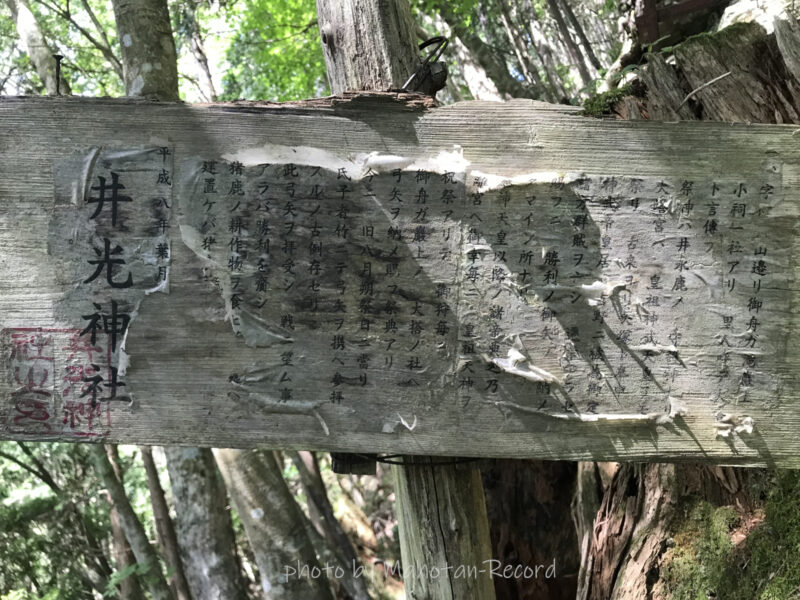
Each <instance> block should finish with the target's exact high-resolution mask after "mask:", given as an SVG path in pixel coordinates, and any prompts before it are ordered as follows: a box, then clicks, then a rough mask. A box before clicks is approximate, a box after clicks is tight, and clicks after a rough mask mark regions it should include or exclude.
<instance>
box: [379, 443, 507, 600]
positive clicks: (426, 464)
mask: <svg viewBox="0 0 800 600" xmlns="http://www.w3.org/2000/svg"><path fill="white" fill-rule="evenodd" d="M442 460H446V459H442ZM392 471H393V473H394V478H395V496H396V501H397V521H398V524H399V526H400V548H401V552H402V557H403V580H404V582H405V586H406V597H408V598H420V599H423V598H424V599H426V600H451V599H452V598H459V599H461V598H463V599H465V600H466V599H474V600H493V599H494V598H495V590H494V584H493V582H492V578H491V576H490V570H491V569H492V568H493V563H492V562H491V561H492V546H491V541H490V538H489V522H488V519H487V517H486V502H485V499H484V495H483V484H482V483H481V475H480V471H479V470H478V469H477V468H476V467H475V465H472V464H466V465H461V466H455V465H452V464H445V465H440V466H436V465H435V464H434V463H433V461H432V459H430V458H427V457H409V456H407V457H405V458H404V460H403V464H402V465H398V466H394V467H393V468H392ZM473 570H474V571H473ZM481 571H484V572H481Z"/></svg>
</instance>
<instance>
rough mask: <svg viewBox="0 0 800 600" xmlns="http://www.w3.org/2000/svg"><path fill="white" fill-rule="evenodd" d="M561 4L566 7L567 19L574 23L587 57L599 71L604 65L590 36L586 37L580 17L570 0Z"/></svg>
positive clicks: (562, 1)
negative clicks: (598, 57)
mask: <svg viewBox="0 0 800 600" xmlns="http://www.w3.org/2000/svg"><path fill="white" fill-rule="evenodd" d="M561 4H562V6H563V7H564V14H565V15H567V20H568V21H569V23H570V25H572V28H573V29H574V30H575V33H576V34H577V36H578V39H579V40H580V41H581V45H582V46H583V51H584V52H585V53H586V58H588V59H589V62H590V63H592V66H593V67H594V68H595V69H597V70H598V71H599V70H600V69H602V68H603V65H602V64H600V61H599V60H598V59H597V55H596V54H595V53H594V49H593V48H592V44H591V42H589V38H588V37H586V32H585V31H584V30H583V26H581V22H580V21H578V17H577V16H575V11H573V10H572V7H571V6H570V4H569V0H561Z"/></svg>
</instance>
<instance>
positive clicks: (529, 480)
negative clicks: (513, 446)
mask: <svg viewBox="0 0 800 600" xmlns="http://www.w3.org/2000/svg"><path fill="white" fill-rule="evenodd" d="M575 465H576V463H574V462H566V461H538V460H491V461H485V462H483V464H482V466H481V473H482V476H483V487H484V490H485V493H486V509H487V512H488V516H489V530H490V531H491V536H492V539H491V542H492V550H493V554H494V558H495V559H497V560H498V561H499V562H500V563H501V564H502V565H504V566H505V565H508V566H511V567H513V568H517V567H519V568H521V569H523V570H524V569H525V568H526V567H528V568H530V569H532V570H533V576H531V577H524V576H522V575H524V574H525V573H524V571H523V572H522V573H521V576H520V577H508V578H505V577H498V578H495V580H494V586H495V590H496V593H497V598H498V600H539V599H545V598H546V599H547V600H573V599H574V598H575V589H576V579H577V577H576V576H577V572H578V568H579V566H580V564H579V562H578V557H577V554H576V549H577V546H578V544H577V540H576V537H575V533H574V530H573V524H572V518H571V514H570V506H569V499H570V498H571V497H572V494H573V490H574V489H575V478H576V471H577V470H576V466H575ZM592 518H594V515H592ZM537 566H539V567H540V569H539V571H538V573H537V572H536V567H537ZM551 566H552V568H551V570H550V572H548V571H547V568H548V567H551Z"/></svg>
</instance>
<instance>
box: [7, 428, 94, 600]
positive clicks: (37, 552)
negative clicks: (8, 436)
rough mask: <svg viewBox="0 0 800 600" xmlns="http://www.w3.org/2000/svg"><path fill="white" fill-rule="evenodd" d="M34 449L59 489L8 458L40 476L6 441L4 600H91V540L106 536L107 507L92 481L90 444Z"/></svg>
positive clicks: (33, 446) (28, 459) (15, 446)
mask: <svg viewBox="0 0 800 600" xmlns="http://www.w3.org/2000/svg"><path fill="white" fill-rule="evenodd" d="M27 449H28V451H29V452H31V453H33V455H34V456H35V457H36V459H37V460H39V461H40V462H41V463H42V464H43V465H44V466H45V468H46V469H47V471H48V473H49V475H50V476H51V477H52V479H53V480H54V481H55V483H56V485H57V486H58V487H57V490H54V489H52V488H51V487H50V486H48V485H46V484H45V482H44V480H43V479H42V478H41V477H38V476H36V475H34V474H33V473H31V472H30V471H29V470H26V469H24V468H22V467H21V466H20V465H19V464H17V463H15V462H13V461H11V460H8V459H7V458H5V457H7V456H10V457H13V458H14V459H15V460H16V461H18V462H21V463H23V464H26V465H28V466H30V467H32V468H33V470H36V468H35V463H34V461H33V460H32V458H31V457H30V456H28V455H27V454H26V453H25V452H23V451H22V448H21V447H20V446H19V445H18V444H16V443H12V442H2V443H0V452H2V453H3V454H4V455H5V456H4V457H3V458H2V459H0V565H2V567H0V598H2V600H11V599H14V600H19V599H21V600H28V599H29V598H30V599H31V600H33V599H34V598H35V599H37V600H43V599H44V598H48V599H51V600H54V599H55V598H58V599H59V600H73V599H74V600H78V599H84V598H86V587H85V584H84V580H83V577H84V574H85V564H84V558H85V556H87V554H88V553H89V549H88V548H89V547H88V544H87V538H86V534H87V531H88V532H89V534H90V535H95V536H96V537H99V538H103V537H105V535H106V533H105V532H107V531H108V527H109V521H108V505H107V503H106V502H105V501H103V500H102V499H101V498H99V497H98V494H97V490H98V488H99V486H98V485H97V482H96V481H95V480H94V479H93V478H91V477H87V474H88V473H87V469H86V467H85V465H86V464H87V463H88V460H87V457H86V449H85V448H84V447H83V446H78V445H71V444H50V443H47V444H46V443H39V444H31V445H30V446H28V447H27Z"/></svg>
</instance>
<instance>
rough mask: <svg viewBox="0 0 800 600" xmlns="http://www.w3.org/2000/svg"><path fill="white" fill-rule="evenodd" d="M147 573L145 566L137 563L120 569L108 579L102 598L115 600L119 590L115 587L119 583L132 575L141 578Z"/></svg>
mask: <svg viewBox="0 0 800 600" xmlns="http://www.w3.org/2000/svg"><path fill="white" fill-rule="evenodd" d="M147 571H148V569H147V565H141V564H139V563H134V564H132V565H128V566H127V567H124V568H122V569H120V570H119V571H114V573H112V575H111V577H109V578H108V586H106V590H105V592H103V597H105V598H116V597H117V595H118V594H119V589H118V587H117V586H118V585H119V584H120V583H122V582H123V581H125V580H126V579H127V578H128V577H131V576H132V575H137V576H143V575H145V574H146V573H147Z"/></svg>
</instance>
